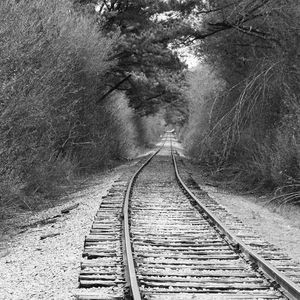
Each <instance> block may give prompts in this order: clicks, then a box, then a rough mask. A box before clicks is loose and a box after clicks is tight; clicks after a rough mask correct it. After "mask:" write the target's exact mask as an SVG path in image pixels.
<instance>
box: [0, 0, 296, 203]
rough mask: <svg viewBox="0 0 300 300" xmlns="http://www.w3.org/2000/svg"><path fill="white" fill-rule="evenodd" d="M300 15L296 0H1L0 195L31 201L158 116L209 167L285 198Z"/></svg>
mask: <svg viewBox="0 0 300 300" xmlns="http://www.w3.org/2000/svg"><path fill="white" fill-rule="evenodd" d="M299 14H300V8H299V4H298V1H297V0H273V1H271V0H239V1H236V0H222V1H221V0H208V1H194V0H185V1H179V0H178V1H177V0H169V1H165V0H161V1H159V0H158V1H157V0H155V1H153V0H135V1H130V0H126V1H124V0H105V1H94V0H73V1H71V0H60V1H58V0H53V1H46V0H32V1H26V0H20V1H17V0H5V1H1V3H0V17H1V23H0V35H1V39H0V81H1V90H0V114H1V118H0V166H1V167H0V177H1V178H0V179H1V185H0V189H1V195H2V196H1V202H2V203H8V202H13V201H14V199H15V198H16V197H19V198H21V199H23V200H22V203H25V205H27V206H31V205H30V203H29V204H28V198H30V199H36V198H39V197H40V195H43V196H45V195H51V194H53V191H55V190H56V187H57V186H60V185H61V184H66V183H68V181H69V180H70V178H71V177H72V176H73V175H74V173H76V172H78V171H82V170H89V169H93V168H97V167H99V166H102V165H103V164H104V163H105V162H107V161H109V160H111V159H118V158H120V157H124V156H127V155H128V153H129V151H132V145H135V146H140V145H145V144H148V143H150V142H153V141H154V140H155V138H157V137H158V136H159V135H160V133H161V130H162V128H163V127H164V124H165V122H166V123H170V124H172V125H173V126H176V127H177V128H179V127H183V126H184V130H183V133H184V139H185V143H186V145H187V146H188V149H189V151H190V154H191V155H192V156H193V157H195V158H197V159H198V160H199V161H201V162H202V163H205V164H206V166H207V167H209V169H210V170H212V171H213V173H214V174H216V175H217V177H218V178H227V179H233V180H237V179H239V180H242V181H243V182H244V183H245V185H247V186H248V187H252V186H263V187H268V188H277V187H281V188H282V190H283V191H288V192H289V195H290V196H289V198H285V199H287V200H286V201H292V200H295V199H296V198H297V197H299V192H298V191H299V185H300V183H299V155H300V154H299V152H300V151H299V127H300V119H299V118H300V117H299V115H300V114H299V76H300V65H299V62H300V60H299V20H300V18H299ZM187 46H189V47H191V48H192V49H193V51H194V53H195V55H196V56H198V57H199V58H200V61H201V67H199V68H198V69H197V70H196V71H195V72H188V73H187V72H186V71H185V70H186V69H185V68H186V66H185V65H184V64H183V63H182V62H181V61H180V59H179V58H178V57H179V56H178V53H177V50H178V49H182V47H187ZM186 73H187V74H186ZM187 89H188V92H185V94H184V91H186V90H187ZM187 120H188V121H187ZM32 195H33V197H31V196H32Z"/></svg>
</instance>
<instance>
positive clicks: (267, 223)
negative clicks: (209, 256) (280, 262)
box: [185, 160, 300, 263]
mask: <svg viewBox="0 0 300 300" xmlns="http://www.w3.org/2000/svg"><path fill="white" fill-rule="evenodd" d="M185 162H186V164H187V165H188V167H189V169H190V171H191V175H192V177H193V179H194V180H195V181H196V182H197V183H198V185H199V186H200V187H201V188H202V189H203V190H204V191H206V192H207V193H208V195H209V196H210V197H211V198H213V199H214V200H216V201H217V202H218V203H220V204H221V205H222V206H224V207H225V208H226V209H227V210H228V211H229V212H230V213H232V214H233V215H236V216H238V217H239V219H240V220H241V221H243V223H244V224H246V225H249V226H251V227H252V228H253V229H254V231H255V232H257V234H259V235H260V236H262V237H263V238H264V239H265V240H266V241H268V242H269V243H271V244H273V245H275V246H277V247H278V248H281V249H282V250H283V252H285V253H287V254H288V255H289V256H290V257H291V258H292V259H293V260H295V261H297V262H298V263H300V207H295V206H282V207H278V206H275V205H270V204H268V205H266V203H267V202H268V197H267V196H265V197H258V196H252V195H239V194H237V193H234V192H231V191H229V190H225V189H223V188H219V187H214V186H209V185H206V184H205V180H204V178H203V177H202V175H201V171H200V170H199V169H198V167H197V166H195V165H192V164H191V163H187V160H186V161H185Z"/></svg>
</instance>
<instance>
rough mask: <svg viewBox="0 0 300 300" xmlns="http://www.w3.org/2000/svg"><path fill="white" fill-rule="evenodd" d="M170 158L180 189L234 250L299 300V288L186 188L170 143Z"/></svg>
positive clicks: (288, 295) (292, 297) (291, 297)
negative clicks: (227, 240)
mask: <svg viewBox="0 0 300 300" xmlns="http://www.w3.org/2000/svg"><path fill="white" fill-rule="evenodd" d="M171 156H172V160H173V165H174V170H175V175H176V178H177V180H178V182H179V183H180V185H181V186H182V188H183V189H184V190H185V191H186V192H187V193H188V195H189V196H190V197H191V198H192V199H193V200H194V201H195V202H196V203H197V204H198V206H199V207H200V209H201V210H202V211H204V212H205V213H206V214H207V216H208V217H209V218H210V219H211V220H212V221H213V223H214V224H215V225H216V226H217V227H218V228H219V230H220V231H222V233H224V234H225V235H226V236H227V238H228V239H229V240H230V241H231V243H232V244H233V245H234V248H235V249H238V250H240V251H242V252H243V253H244V254H245V255H246V257H247V258H248V259H250V260H251V261H253V262H254V263H255V264H256V265H257V266H258V267H259V268H260V269H261V270H262V271H263V272H264V273H265V274H266V275H267V277H269V278H270V279H271V280H274V281H275V282H276V283H277V284H278V285H279V286H280V287H281V288H282V289H283V291H284V293H285V295H286V296H287V297H288V298H289V299H291V300H299V299H300V287H299V286H298V285H296V284H295V283H294V282H292V281H291V280H290V279H289V278H288V277H287V276H286V275H284V274H283V273H282V272H280V271H279V270H278V269H277V268H276V267H274V266H273V265H271V264H270V263H268V262H267V261H266V260H265V259H264V258H262V257H261V256H260V255H258V254H257V253H256V252H255V251H253V250H252V249H251V248H250V247H249V246H247V245H246V244H245V243H244V242H243V241H242V240H241V239H240V238H238V237H237V236H236V235H235V234H234V233H232V232H231V230H230V229H228V228H227V227H226V226H225V225H224V224H222V222H221V220H220V219H219V218H217V217H216V216H215V215H214V213H213V212H212V211H211V210H210V209H209V208H208V207H207V206H206V205H205V204H204V203H202V202H201V200H199V199H198V198H197V197H196V196H195V195H194V194H193V192H192V191H191V190H190V189H189V188H188V187H187V185H186V184H185V183H184V182H183V180H182V178H181V177H180V175H179V172H178V167H177V163H176V159H175V155H174V153H173V145H172V141H171Z"/></svg>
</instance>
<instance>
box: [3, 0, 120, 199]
mask: <svg viewBox="0 0 300 300" xmlns="http://www.w3.org/2000/svg"><path fill="white" fill-rule="evenodd" d="M0 18H1V23H0V32H1V39H0V65H1V68H0V81H1V90H0V114H1V118H0V166H1V167H0V176H1V182H2V183H1V185H2V186H1V187H0V189H2V190H5V191H6V192H4V193H2V194H1V198H2V200H1V201H2V203H8V202H10V200H8V198H10V199H12V198H13V197H12V196H11V195H12V194H13V195H15V196H14V197H16V198H18V197H19V196H20V195H25V196H28V195H31V194H35V195H37V194H38V193H40V194H43V195H46V196H47V195H48V196H52V195H54V194H56V193H55V192H54V191H55V190H57V188H56V187H58V186H59V185H61V184H65V183H66V182H69V181H70V180H71V178H72V176H73V174H74V172H75V170H77V169H78V167H81V166H82V165H83V164H84V163H85V161H86V159H87V157H88V156H90V155H94V154H95V153H97V154H98V157H94V158H95V161H94V164H95V165H99V164H100V162H101V163H102V164H103V162H104V161H105V160H107V158H108V157H109V158H110V157H112V156H114V155H119V154H120V152H121V151H123V148H124V147H123V146H121V144H122V143H123V144H124V142H123V141H122V142H120V141H119V140H118V138H120V137H121V134H120V133H119V132H118V130H119V129H120V128H119V127H120V124H119V123H118V122H116V121H115V119H116V114H119V113H120V109H112V105H111V104H110V103H109V102H108V101H106V102H103V103H100V104H99V103H98V99H99V98H101V95H103V94H104V92H105V91H106V85H107V81H106V77H107V76H106V75H107V74H108V72H110V71H111V69H112V67H113V66H114V65H115V62H114V61H110V60H109V56H110V55H111V53H112V52H113V51H114V45H115V44H116V38H117V37H116V36H110V37H107V36H104V35H103V34H102V32H101V30H99V28H98V27H97V25H96V24H94V23H93V21H92V20H89V19H87V18H86V17H84V16H82V15H80V14H78V13H76V12H74V10H73V8H72V4H71V3H70V1H67V0H53V1H46V0H32V1H29V2H28V1H25V0H24V1H14V0H5V1H1V3H0ZM125 106H126V105H125ZM113 132H116V133H114V134H112V133H113ZM110 135H111V136H110ZM116 135H117V138H116ZM108 137H109V138H108ZM115 138H116V140H117V143H119V145H118V146H117V147H115V148H114V149H111V145H112V144H113V143H115V142H114V139H115ZM117 148H118V149H117ZM112 151H116V152H117V153H112ZM88 159H89V160H90V161H91V160H92V157H89V158H88ZM8 190H10V191H11V192H8ZM18 194H19V196H18Z"/></svg>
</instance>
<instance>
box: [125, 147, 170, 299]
mask: <svg viewBox="0 0 300 300" xmlns="http://www.w3.org/2000/svg"><path fill="white" fill-rule="evenodd" d="M164 143H165V142H164ZM164 143H163V145H164ZM163 145H162V146H161V147H160V148H159V149H158V150H157V151H156V152H154V153H153V154H152V155H151V156H150V157H149V158H148V159H147V161H146V162H145V163H144V164H143V165H142V166H141V167H140V168H139V169H138V170H137V171H136V172H135V174H134V175H133V176H132V178H131V179H130V181H129V183H128V185H127V189H126V194H125V198H124V203H123V244H124V248H123V254H124V263H125V265H126V267H125V273H126V280H127V279H128V281H127V284H128V288H129V294H130V298H129V299H133V300H141V299H142V297H141V292H140V288H139V284H138V280H137V275H136V271H135V265H134V258H133V253H132V247H131V238H130V228H129V215H128V208H129V199H130V196H131V193H132V189H133V184H134V182H135V180H136V178H137V176H138V175H139V173H140V172H141V171H142V169H143V168H144V167H146V166H147V164H148V163H149V162H150V161H151V160H152V158H153V157H154V156H155V155H156V154H157V153H158V152H159V151H160V150H161V148H162V147H163Z"/></svg>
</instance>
